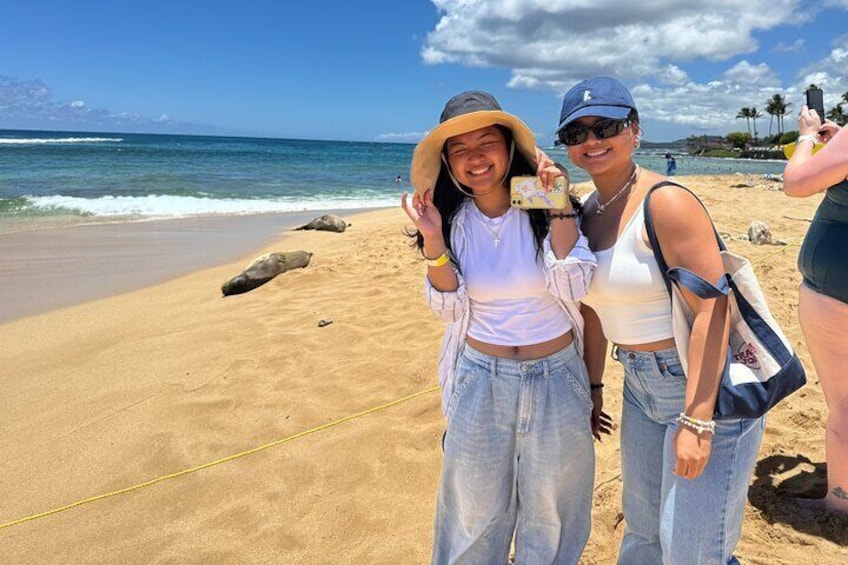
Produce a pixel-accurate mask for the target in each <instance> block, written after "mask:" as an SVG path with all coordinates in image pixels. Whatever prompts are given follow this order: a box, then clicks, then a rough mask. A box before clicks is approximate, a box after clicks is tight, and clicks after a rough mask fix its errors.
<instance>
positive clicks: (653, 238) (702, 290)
mask: <svg viewBox="0 0 848 565" xmlns="http://www.w3.org/2000/svg"><path fill="white" fill-rule="evenodd" d="M662 186H676V187H678V188H681V189H683V190H685V191H686V192H688V193H690V194H692V196H695V195H694V193H692V191H691V190H689V189H688V188H686V187H685V186H682V185H679V184H677V183H676V182H671V181H662V182H658V183H657V184H655V185H654V186H652V187H651V188H649V189H648V193H647V194H646V195H645V201H644V203H643V207H644V214H645V231H646V232H647V234H648V241H650V242H651V249H652V250H653V252H654V258H655V259H656V261H657V265H659V268H660V272H661V273H662V276H663V280H664V281H665V287H666V289H667V290H668V294H669V296H670V295H671V282H672V281H676V282H677V283H679V284H680V285H681V286H683V287H685V288H686V289H688V290H689V291H690V292H692V293H694V294H696V295H698V296H699V297H701V298H718V297H719V296H722V295H724V296H726V295H727V293H728V292H729V291H730V284H729V281H728V280H727V275H725V276H724V277H722V278H721V279H720V280H719V281H718V283H717V284H715V285H714V284H712V283H710V282H709V281H707V280H706V279H704V278H703V277H701V276H700V275H697V274H695V273H693V272H692V271H690V270H688V269H684V268H683V267H675V268H673V269H669V268H668V263H666V261H665V256H663V253H662V247H660V242H659V239H657V233H656V231H655V230H654V220H653V218H652V217H651V207H650V203H651V193H652V192H653V191H654V190H656V189H657V188H660V187H662ZM695 198H696V199H698V197H697V196H695ZM698 202H699V203H701V206H703V205H704V204H703V203H702V202H701V200H700V199H698ZM704 212H707V209H706V208H704ZM707 215H708V216H709V212H707ZM710 223H712V219H711V220H710ZM713 231H714V232H715V236H716V242H718V248H719V249H720V250H722V251H724V249H725V246H724V242H723V241H722V240H721V237H719V235H718V232H717V231H716V229H715V225H713Z"/></svg>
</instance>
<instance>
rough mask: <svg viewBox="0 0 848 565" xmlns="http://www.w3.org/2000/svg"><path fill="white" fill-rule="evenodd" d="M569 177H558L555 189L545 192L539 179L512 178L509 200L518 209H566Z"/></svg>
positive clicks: (565, 175)
mask: <svg viewBox="0 0 848 565" xmlns="http://www.w3.org/2000/svg"><path fill="white" fill-rule="evenodd" d="M569 184H570V183H569V179H568V175H567V174H565V171H563V175H562V176H559V177H557V179H556V181H555V182H554V185H553V187H551V189H550V190H545V189H544V187H542V179H540V178H539V177H512V180H511V181H510V191H509V200H510V203H511V204H512V205H513V206H515V207H516V208H524V209H525V210H526V209H531V208H555V209H558V208H565V207H566V206H567V204H568V188H569Z"/></svg>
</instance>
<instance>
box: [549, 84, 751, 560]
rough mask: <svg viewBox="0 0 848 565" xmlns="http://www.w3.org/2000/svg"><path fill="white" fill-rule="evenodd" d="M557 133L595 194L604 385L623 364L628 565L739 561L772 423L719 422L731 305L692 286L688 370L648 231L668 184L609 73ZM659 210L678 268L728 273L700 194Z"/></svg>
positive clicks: (592, 346)
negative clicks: (612, 363)
mask: <svg viewBox="0 0 848 565" xmlns="http://www.w3.org/2000/svg"><path fill="white" fill-rule="evenodd" d="M557 135H558V138H559V140H560V142H561V143H562V144H564V145H565V146H566V147H567V150H568V157H569V159H570V160H571V162H572V163H573V164H574V165H576V166H578V167H580V168H582V169H583V170H585V171H586V172H587V173H589V175H590V176H591V177H592V181H593V183H594V185H595V188H596V191H595V192H594V193H592V194H590V195H589V196H588V197H587V199H586V200H585V207H584V220H583V223H582V224H581V226H582V229H583V231H584V232H585V234H586V236H587V237H588V239H589V245H590V247H591V249H592V250H593V251H594V253H595V256H596V259H597V263H598V266H597V269H596V270H595V273H594V275H593V278H592V282H591V285H590V288H589V291H588V293H587V295H586V296H585V297H584V298H583V301H582V304H583V314H584V318H585V333H584V335H585V341H586V347H585V359H586V365H587V367H588V370H589V375H590V377H591V378H592V379H593V381H596V380H597V381H600V379H601V377H602V375H603V372H604V364H605V358H606V352H607V345H608V342H610V341H611V342H612V343H613V358H614V359H616V360H618V361H619V362H620V363H621V365H622V367H623V369H624V400H623V408H622V416H621V469H622V482H623V487H622V501H623V509H624V519H625V521H626V524H627V528H626V530H625V533H624V538H623V540H622V544H621V551H620V554H619V559H618V562H619V563H621V564H623V565H630V564H634V565H641V564H648V563H650V564H651V565H654V564H659V563H665V564H670V565H678V564H684V565H689V564H691V563H698V564H701V565H706V564H727V563H738V561H737V560H736V558H735V557H733V550H734V548H735V547H736V543H737V542H738V540H739V536H740V534H741V527H742V515H743V510H744V506H745V500H746V495H747V491H748V481H749V479H750V476H751V472H752V470H753V466H754V463H755V461H756V457H757V452H758V450H759V447H760V443H761V441H762V435H763V427H764V422H763V419H762V418H756V419H733V420H730V419H726V420H720V421H713V419H712V417H713V410H714V407H715V402H716V397H717V394H718V385H719V379H720V377H721V373H722V370H723V367H724V361H725V359H726V355H727V344H728V328H727V298H726V297H722V298H719V299H700V298H698V297H697V296H695V295H694V294H693V293H690V292H688V291H685V290H684V295H685V298H686V301H687V303H688V305H689V307H690V309H691V311H692V313H693V320H692V331H691V335H690V338H689V347H688V350H687V352H688V368H687V370H686V372H685V373H684V370H683V365H682V364H681V361H680V357H679V356H678V353H677V349H676V346H675V343H676V342H675V340H674V337H673V336H674V332H673V328H672V313H671V302H670V300H669V294H668V290H667V288H666V286H665V282H664V279H663V277H662V273H661V272H660V270H659V266H658V265H657V262H656V260H655V259H654V254H653V250H652V249H651V247H650V245H649V244H648V242H647V240H646V237H647V235H646V231H645V227H644V222H645V216H644V213H643V201H644V199H645V195H646V194H647V192H648V190H649V189H650V188H651V187H652V186H653V185H655V184H657V183H659V182H661V181H664V180H667V179H666V178H665V177H663V176H661V175H659V174H657V173H654V172H651V171H647V170H642V169H640V168H639V167H638V166H637V165H636V163H635V161H634V160H633V154H634V151H635V149H636V147H638V145H639V139H640V136H641V129H640V127H639V116H638V113H637V111H636V105H635V103H634V102H633V98H632V96H631V95H630V92H629V91H628V90H627V88H626V87H625V86H624V85H623V84H622V83H621V82H620V81H618V80H617V79H615V78H612V77H603V76H601V77H593V78H590V79H587V80H584V81H581V82H579V83H578V84H576V85H575V86H573V87H572V88H571V89H570V90H569V91H568V92H567V93H566V94H565V96H564V98H563V103H562V112H561V113H560V122H559V128H558V130H557ZM650 211H651V216H652V218H653V220H654V225H655V230H656V234H657V237H658V238H659V240H660V243H661V248H662V251H663V253H664V255H665V258H666V261H667V262H668V264H669V267H684V268H686V269H688V270H690V271H692V272H694V273H696V274H699V275H700V276H701V277H703V278H704V279H706V280H708V281H717V280H719V278H720V277H723V275H724V268H723V265H722V260H721V256H720V254H719V248H718V245H717V243H716V239H715V234H714V232H713V227H712V222H711V221H710V218H709V216H708V215H707V214H706V213H705V211H704V208H703V207H702V205H701V204H700V202H699V201H698V200H697V199H696V198H695V197H694V195H692V194H691V193H689V192H688V191H686V190H683V189H681V188H679V187H675V186H663V187H661V188H658V189H657V190H656V191H655V192H654V193H653V195H652V196H651V200H650ZM594 392H595V393H596V394H597V395H600V393H601V392H602V389H598V390H597V391H594ZM595 400H596V402H598V403H600V402H601V401H599V400H598V399H595Z"/></svg>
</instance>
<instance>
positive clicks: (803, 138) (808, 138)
mask: <svg viewBox="0 0 848 565" xmlns="http://www.w3.org/2000/svg"><path fill="white" fill-rule="evenodd" d="M802 141H812V142H813V147H815V146H816V144H817V143H818V142H819V140H818V139H817V138H816V136H814V135H810V134H809V133H806V134H804V135H799V136H798V141H796V142H795V147H798V144H799V143H801V142H802Z"/></svg>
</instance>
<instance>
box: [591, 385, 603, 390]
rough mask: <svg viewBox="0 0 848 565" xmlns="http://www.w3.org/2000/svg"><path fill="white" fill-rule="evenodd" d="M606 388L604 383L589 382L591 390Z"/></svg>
mask: <svg viewBox="0 0 848 565" xmlns="http://www.w3.org/2000/svg"><path fill="white" fill-rule="evenodd" d="M602 388H604V383H589V390H600V389H602Z"/></svg>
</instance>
